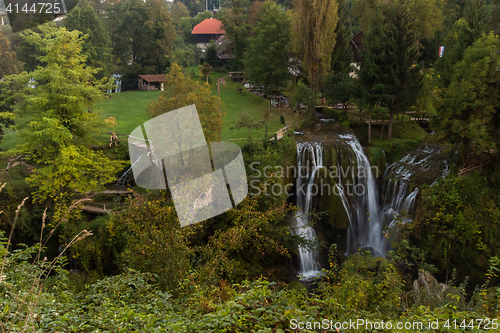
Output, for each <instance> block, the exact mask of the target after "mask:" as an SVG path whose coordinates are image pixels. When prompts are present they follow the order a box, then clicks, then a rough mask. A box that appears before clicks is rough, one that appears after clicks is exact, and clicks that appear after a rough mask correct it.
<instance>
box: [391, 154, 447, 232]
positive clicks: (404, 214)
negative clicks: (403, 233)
mask: <svg viewBox="0 0 500 333" xmlns="http://www.w3.org/2000/svg"><path fill="white" fill-rule="evenodd" d="M440 153H441V151H440V150H439V149H436V148H432V147H429V146H426V147H423V148H422V149H416V150H413V151H411V152H410V153H408V154H407V155H406V156H404V157H403V158H402V159H401V160H399V161H397V162H395V163H393V164H391V165H390V166H389V167H388V168H387V170H386V172H385V174H384V179H385V180H386V182H385V191H384V203H383V215H382V217H383V219H384V220H385V221H390V225H392V224H394V223H395V222H396V221H401V222H407V221H409V220H411V218H412V215H413V206H414V204H415V199H416V197H417V194H418V192H419V189H418V187H415V188H414V189H413V190H412V191H411V192H410V179H411V178H412V177H415V176H420V177H425V178H426V179H425V181H423V182H429V181H432V180H433V179H434V182H435V181H437V179H439V178H441V177H445V176H446V175H447V174H448V164H447V162H446V160H444V159H443V157H442V156H441V154H440ZM441 170H442V171H441ZM421 181H422V180H421Z"/></svg>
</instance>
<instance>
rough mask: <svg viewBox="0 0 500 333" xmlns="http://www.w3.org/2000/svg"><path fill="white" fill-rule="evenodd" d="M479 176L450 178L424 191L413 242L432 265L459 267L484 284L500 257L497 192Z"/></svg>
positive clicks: (462, 273)
mask: <svg viewBox="0 0 500 333" xmlns="http://www.w3.org/2000/svg"><path fill="white" fill-rule="evenodd" d="M494 193H495V192H494V191H493V190H492V189H490V186H489V185H488V181H487V180H486V179H484V178H483V177H480V176H467V177H462V178H458V177H449V178H446V179H445V180H444V181H441V182H439V183H438V184H436V185H434V186H432V187H428V188H426V189H424V190H423V192H422V206H421V208H419V210H418V212H417V217H416V221H415V224H414V225H412V226H411V230H412V232H411V237H410V238H409V239H410V245H416V246H418V248H420V250H421V251H425V252H426V253H428V255H429V258H428V259H429V260H427V262H428V263H433V264H435V265H436V267H437V268H438V269H439V270H441V271H445V272H451V271H452V270H453V269H456V270H457V274H458V277H459V278H460V279H463V278H464V277H465V276H470V279H471V282H472V283H473V284H474V285H476V284H481V283H482V282H483V281H481V280H482V279H483V276H484V274H485V273H486V269H487V267H488V258H489V257H492V256H498V255H499V253H498V248H499V244H498V240H499V239H500V235H499V233H498V228H497V223H498V220H499V217H500V215H499V210H498V202H497V196H496V195H495V194H494Z"/></svg>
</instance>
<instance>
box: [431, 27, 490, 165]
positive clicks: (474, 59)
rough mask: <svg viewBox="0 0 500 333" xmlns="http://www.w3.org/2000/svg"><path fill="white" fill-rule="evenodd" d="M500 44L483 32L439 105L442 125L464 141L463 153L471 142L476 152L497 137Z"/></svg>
mask: <svg viewBox="0 0 500 333" xmlns="http://www.w3.org/2000/svg"><path fill="white" fill-rule="evenodd" d="M499 51H500V44H499V42H498V37H497V36H496V35H494V34H493V33H490V34H487V35H486V34H483V35H482V37H480V38H479V39H478V40H477V41H475V42H474V44H473V45H472V46H471V47H469V48H468V49H467V50H466V51H465V53H464V56H463V60H461V61H460V62H458V63H457V64H456V66H455V72H454V73H453V76H452V78H451V83H450V85H449V86H448V87H447V88H445V89H444V91H443V95H442V99H441V100H440V102H439V104H438V110H439V112H438V119H439V124H440V128H441V130H442V131H443V134H445V135H446V136H447V137H448V138H449V139H450V140H452V142H456V143H461V144H462V149H463V151H462V152H463V153H464V156H465V154H466V153H468V152H470V147H469V146H470V144H471V143H474V144H475V145H477V147H478V149H477V151H479V152H482V151H483V150H484V149H490V148H492V146H493V144H494V143H496V145H497V148H498V147H500V141H499V140H498V133H497V132H498V130H497V128H496V125H497V124H498V110H497V108H498V103H499V98H500V92H499V89H498V86H497V85H498V83H499V82H500V73H499V72H498V70H497V69H498V66H500V55H499Z"/></svg>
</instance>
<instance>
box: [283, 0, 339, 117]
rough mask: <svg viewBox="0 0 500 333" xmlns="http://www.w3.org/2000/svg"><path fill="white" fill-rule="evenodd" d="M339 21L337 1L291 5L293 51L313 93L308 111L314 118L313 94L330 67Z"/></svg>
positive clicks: (304, 1) (314, 0) (303, 1)
mask: <svg viewBox="0 0 500 333" xmlns="http://www.w3.org/2000/svg"><path fill="white" fill-rule="evenodd" d="M337 22H338V2H337V1H336V0H295V1H294V2H293V19H292V37H293V43H294V46H295V49H296V51H297V52H298V53H299V54H300V55H301V58H302V61H303V69H304V70H305V71H306V72H307V77H308V80H309V84H310V87H311V91H312V98H311V103H309V108H310V112H311V116H312V117H313V118H314V117H315V110H314V105H315V98H316V92H318V91H319V90H320V89H321V86H322V83H323V81H324V79H325V77H326V74H327V73H328V71H329V70H330V67H331V57H332V52H333V48H334V47H335V42H336V32H335V28H336V26H337Z"/></svg>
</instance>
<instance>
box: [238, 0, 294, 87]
mask: <svg viewBox="0 0 500 333" xmlns="http://www.w3.org/2000/svg"><path fill="white" fill-rule="evenodd" d="M290 29H291V23H290V17H289V16H288V14H287V13H286V12H284V11H283V10H282V8H281V6H279V5H277V4H275V3H272V2H269V1H268V2H265V3H264V4H263V5H262V6H261V7H260V9H259V12H258V14H257V23H256V26H255V28H254V29H253V36H252V37H250V38H249V47H248V52H247V53H246V54H245V59H244V63H245V73H246V76H247V77H248V78H249V80H250V81H252V82H254V83H255V84H258V85H263V86H264V89H265V90H266V92H271V93H274V94H277V93H279V92H280V88H281V87H283V86H284V83H285V82H286V80H287V79H288V78H289V77H290V72H289V70H288V66H289V60H288V53H289V46H290Z"/></svg>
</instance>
